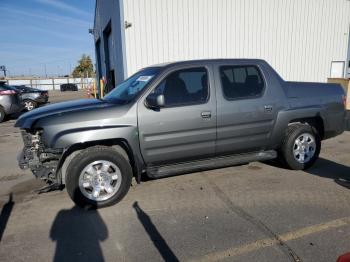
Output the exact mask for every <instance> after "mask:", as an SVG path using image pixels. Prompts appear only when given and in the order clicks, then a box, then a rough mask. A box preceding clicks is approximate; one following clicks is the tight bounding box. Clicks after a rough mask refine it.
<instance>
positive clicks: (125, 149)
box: [56, 138, 143, 184]
mask: <svg viewBox="0 0 350 262" xmlns="http://www.w3.org/2000/svg"><path fill="white" fill-rule="evenodd" d="M93 146H108V147H112V148H113V149H115V150H116V151H117V152H119V153H121V154H122V155H123V156H124V157H125V158H126V159H127V160H128V161H129V162H130V165H131V167H132V171H133V176H134V177H135V179H136V181H137V183H140V181H141V173H142V170H143V167H142V166H143V164H142V163H141V162H140V160H139V159H138V157H137V155H136V154H135V152H134V150H133V149H132V147H131V145H130V144H129V142H128V141H127V140H126V139H123V138H116V139H106V140H94V141H88V142H84V143H76V144H73V145H71V146H69V147H68V148H67V149H66V150H64V152H63V154H62V156H61V158H60V160H59V163H58V166H57V172H56V175H57V176H59V177H58V179H57V180H58V181H61V183H62V184H65V178H66V171H67V167H68V165H69V163H70V161H71V160H72V159H73V158H74V156H76V155H77V154H78V153H79V152H81V151H82V150H84V149H87V148H89V147H93Z"/></svg>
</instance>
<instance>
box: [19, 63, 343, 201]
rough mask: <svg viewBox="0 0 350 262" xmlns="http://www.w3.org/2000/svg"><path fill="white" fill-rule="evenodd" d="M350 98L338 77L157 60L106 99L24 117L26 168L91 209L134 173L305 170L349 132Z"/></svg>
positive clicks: (121, 192) (22, 160) (123, 187)
mask: <svg viewBox="0 0 350 262" xmlns="http://www.w3.org/2000/svg"><path fill="white" fill-rule="evenodd" d="M344 97H345V96H344V91H343V89H342V88H341V87H340V86H339V85H337V84H321V83H298V82H286V81H284V80H283V79H282V78H281V77H280V76H279V75H278V74H277V73H276V72H275V70H274V69H273V68H272V67H271V66H270V65H269V64H268V63H266V62H265V61H263V60H255V59H232V60H231V59H222V60H199V61H184V62H176V63H168V64H161V65H155V66H152V67H147V68H145V69H142V70H140V71H139V72H137V73H136V74H134V75H133V76H131V77H130V78H128V79H126V80H125V81H124V82H123V83H121V84H120V85H118V86H117V87H116V88H115V89H114V90H113V91H111V92H110V93H109V94H108V95H106V96H105V97H104V98H103V99H100V100H97V99H85V100H76V101H70V102H64V103H58V104H53V105H49V106H45V107H42V108H39V109H35V110H33V111H32V112H29V113H26V114H24V115H22V116H21V117H20V118H19V119H18V121H17V123H16V125H15V126H16V127H19V128H21V130H22V136H23V141H24V149H23V151H22V152H21V153H20V154H19V165H20V167H21V168H30V169H31V171H32V172H33V173H34V175H35V176H37V177H39V178H41V179H43V180H45V181H47V182H48V184H49V187H52V188H55V187H57V186H62V185H65V186H66V188H67V191H68V193H69V195H70V197H71V199H72V200H73V201H74V202H75V203H76V204H77V205H79V206H84V207H93V208H94V207H95V208H96V207H103V206H108V205H112V204H115V203H117V202H118V201H120V200H121V199H122V198H123V197H124V196H125V195H126V193H127V192H128V190H129V187H130V185H131V181H132V177H135V178H136V181H137V182H138V183H139V182H140V181H141V177H142V176H144V175H146V176H148V177H151V178H159V177H165V176H170V175H175V174H184V173H189V172H194V171H198V170H206V169H212V168H219V167H225V166H232V165H237V164H242V163H249V162H252V161H264V160H270V159H278V160H280V161H281V162H282V163H283V164H284V165H285V166H286V167H287V168H290V169H306V168H309V167H310V166H311V165H312V164H313V163H314V162H315V161H316V160H317V158H318V155H319V153H320V149H321V141H322V140H324V139H327V138H330V137H334V136H337V135H339V134H341V133H342V132H343V131H344V128H345V109H344V101H345V100H344Z"/></svg>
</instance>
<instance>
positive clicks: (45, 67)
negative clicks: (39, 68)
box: [44, 64, 47, 78]
mask: <svg viewBox="0 0 350 262" xmlns="http://www.w3.org/2000/svg"><path fill="white" fill-rule="evenodd" d="M44 70H45V78H47V71H46V64H44Z"/></svg>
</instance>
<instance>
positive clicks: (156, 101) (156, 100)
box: [146, 95, 165, 109]
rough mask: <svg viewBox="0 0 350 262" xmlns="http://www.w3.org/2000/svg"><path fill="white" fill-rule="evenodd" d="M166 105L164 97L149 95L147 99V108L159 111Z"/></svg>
mask: <svg viewBox="0 0 350 262" xmlns="http://www.w3.org/2000/svg"><path fill="white" fill-rule="evenodd" d="M164 105H165V99H164V95H158V96H154V95H149V96H148V97H147V98H146V106H147V107H148V108H151V109H159V108H161V107H164Z"/></svg>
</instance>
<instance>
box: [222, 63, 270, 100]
mask: <svg viewBox="0 0 350 262" xmlns="http://www.w3.org/2000/svg"><path fill="white" fill-rule="evenodd" d="M220 78H221V85H222V90H223V92H224V96H225V98H227V99H229V100H231V99H243V98H252V97H259V96H261V95H262V93H263V91H264V81H263V79H262V76H261V73H260V71H259V69H258V68H257V67H256V66H221V67H220Z"/></svg>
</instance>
